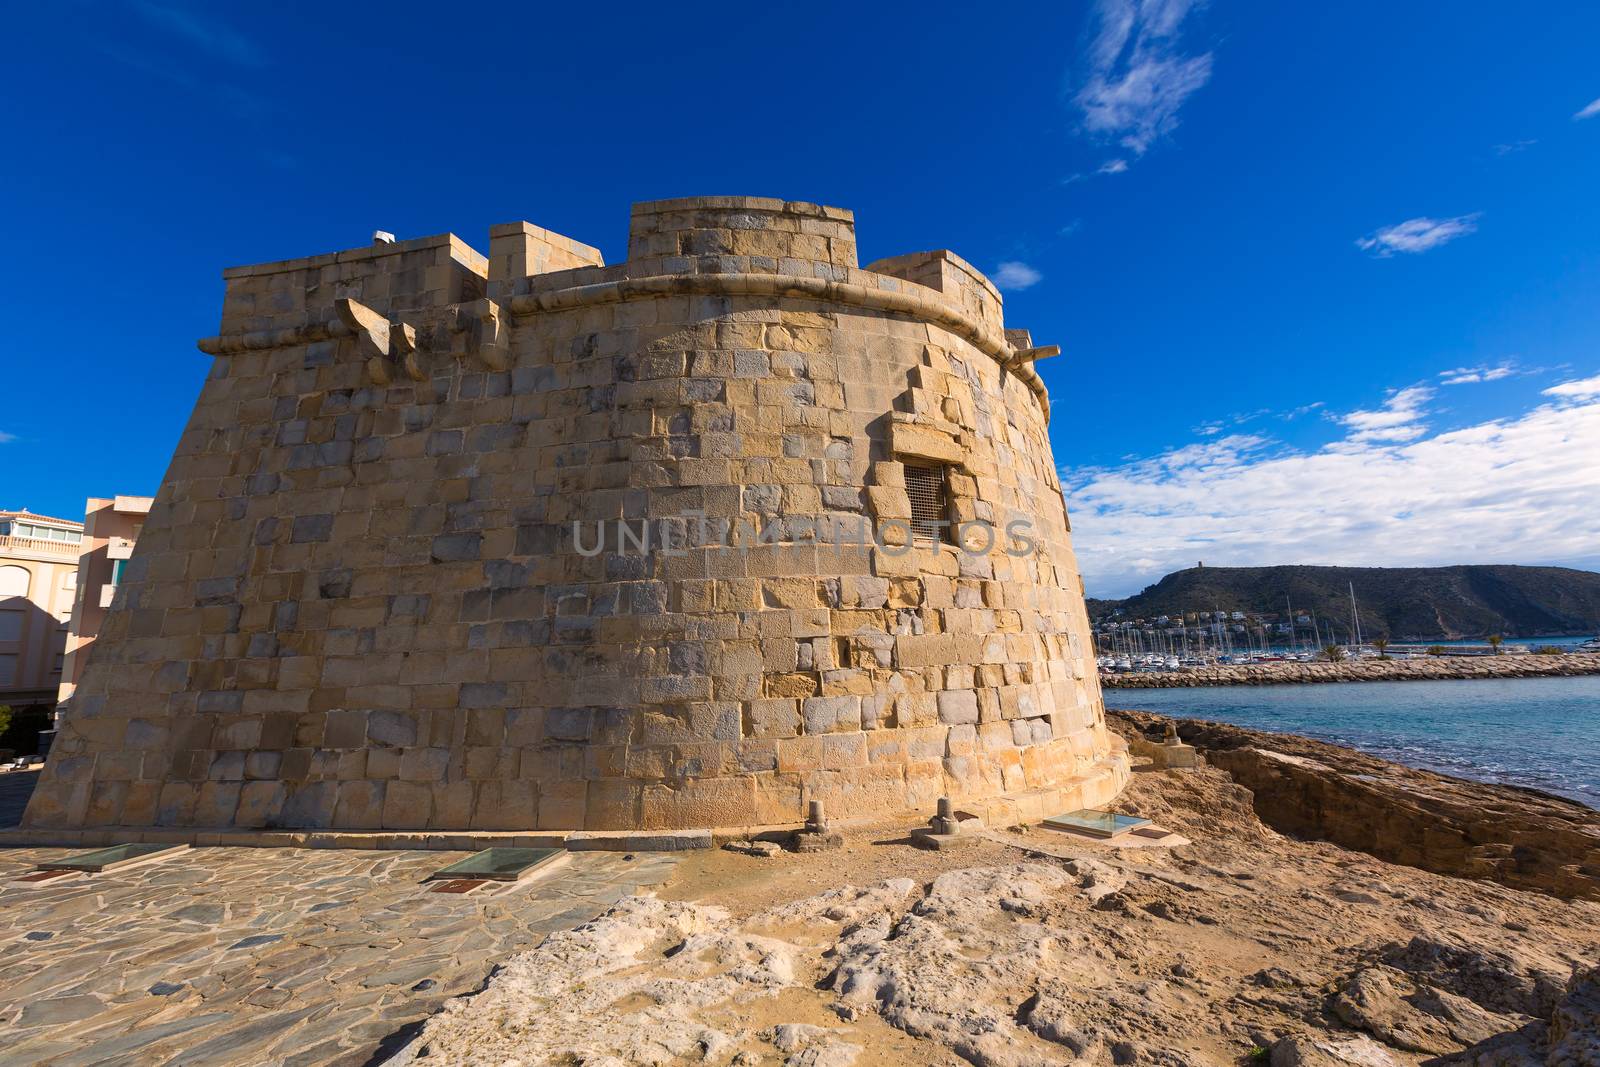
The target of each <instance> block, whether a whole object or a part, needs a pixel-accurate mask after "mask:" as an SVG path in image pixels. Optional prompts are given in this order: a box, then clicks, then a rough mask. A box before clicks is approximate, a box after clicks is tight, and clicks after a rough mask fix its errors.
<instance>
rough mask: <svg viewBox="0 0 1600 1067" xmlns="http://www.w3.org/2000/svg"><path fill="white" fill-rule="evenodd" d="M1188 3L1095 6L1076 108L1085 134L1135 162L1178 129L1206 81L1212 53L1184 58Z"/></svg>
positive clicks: (1136, 0) (1103, 1)
mask: <svg viewBox="0 0 1600 1067" xmlns="http://www.w3.org/2000/svg"><path fill="white" fill-rule="evenodd" d="M1196 6H1197V4H1196V3H1195V0H1099V3H1098V4H1096V5H1095V19H1096V26H1097V29H1096V32H1095V36H1094V40H1093V41H1092V42H1091V43H1090V45H1089V47H1088V50H1087V54H1086V56H1085V66H1086V68H1087V73H1086V76H1085V77H1084V79H1083V85H1082V87H1081V88H1080V89H1079V90H1078V94H1077V96H1076V97H1075V102H1076V103H1077V105H1078V107H1079V108H1080V109H1081V110H1082V112H1083V125H1084V128H1085V129H1086V130H1088V131H1089V132H1090V133H1096V134H1104V135H1107V136H1112V137H1117V138H1118V139H1119V143H1120V144H1122V146H1123V147H1124V148H1127V149H1128V150H1129V151H1130V152H1132V153H1133V154H1134V155H1136V156H1137V155H1143V154H1144V153H1145V152H1146V151H1147V150H1148V149H1149V148H1150V146H1151V145H1152V144H1154V143H1155V141H1156V140H1157V139H1158V138H1160V137H1162V136H1164V135H1165V134H1168V133H1170V132H1171V131H1172V130H1173V129H1175V128H1176V127H1177V125H1178V110H1179V108H1181V107H1182V106H1183V102H1184V101H1185V100H1187V99H1188V98H1189V96H1190V94H1192V93H1194V92H1195V90H1197V89H1199V88H1200V87H1201V86H1203V85H1205V83H1206V82H1207V81H1209V80H1210V78H1211V53H1209V52H1207V53H1205V54H1203V55H1198V56H1188V55H1183V54H1182V53H1181V52H1180V51H1179V49H1178V35H1179V31H1180V30H1181V29H1182V26H1183V22H1184V20H1185V19H1186V18H1187V17H1188V15H1189V12H1190V11H1191V10H1192V9H1193V8H1194V7H1196Z"/></svg>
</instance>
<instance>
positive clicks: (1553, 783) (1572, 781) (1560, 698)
mask: <svg viewBox="0 0 1600 1067" xmlns="http://www.w3.org/2000/svg"><path fill="white" fill-rule="evenodd" d="M1106 706H1107V707H1113V708H1128V709H1133V710H1139V711H1154V712H1158V713H1160V714H1162V715H1172V716H1177V717H1183V718H1194V719H1213V720H1215V721H1218V722H1229V723H1236V724H1238V725H1240V726H1250V727H1255V728H1257V729H1261V730H1277V731H1279V732H1281V733H1290V734H1303V735H1305V736H1306V737H1315V738H1318V739H1319V740H1323V741H1332V742H1334V743H1335V744H1340V745H1347V746H1349V747H1351V748H1359V749H1362V750H1363V751H1366V752H1370V753H1372V754H1373V755H1375V756H1381V757H1383V758H1384V759H1389V760H1394V761H1395V762H1396V763H1404V764H1407V765H1409V766H1412V767H1420V768H1422V769H1424V770H1430V771H1438V772H1440V773H1442V774H1453V775H1457V776H1459V777H1462V778H1476V779H1478V780H1480V781H1485V782H1502V783H1505V784H1508V785H1523V786H1531V787H1533V788H1535V789H1542V790H1544V791H1546V792H1548V793H1558V794H1560V795H1562V796H1566V797H1571V798H1572V799H1573V800H1578V801H1581V802H1583V803H1585V804H1588V805H1589V806H1590V807H1595V808H1600V676H1593V677H1586V678H1515V679H1505V680H1495V681H1481V680H1477V679H1471V680H1464V681H1447V682H1346V683H1336V684H1326V685H1260V686H1250V685H1240V686H1215V687H1207V688H1196V689H1107V690H1106Z"/></svg>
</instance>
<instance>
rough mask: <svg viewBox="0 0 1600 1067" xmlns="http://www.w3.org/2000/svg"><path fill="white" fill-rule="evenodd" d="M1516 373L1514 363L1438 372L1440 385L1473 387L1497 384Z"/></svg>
mask: <svg viewBox="0 0 1600 1067" xmlns="http://www.w3.org/2000/svg"><path fill="white" fill-rule="evenodd" d="M1515 373H1517V365H1516V364H1515V363H1501V364H1498V365H1496V366H1493V367H1452V368H1451V369H1450V370H1442V371H1440V372H1439V379H1440V384H1442V385H1473V384H1476V383H1478V382H1498V381H1499V380H1500V379H1501V378H1509V377H1511V376H1512V375H1513V374H1515Z"/></svg>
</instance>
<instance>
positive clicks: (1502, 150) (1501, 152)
mask: <svg viewBox="0 0 1600 1067" xmlns="http://www.w3.org/2000/svg"><path fill="white" fill-rule="evenodd" d="M1538 143H1539V139H1538V138H1537V137H1529V138H1528V139H1526V140H1523V141H1511V142H1508V143H1506V144H1497V145H1495V146H1494V154H1495V155H1497V156H1509V155H1511V154H1512V153H1513V152H1525V151H1527V150H1528V149H1530V148H1532V147H1533V146H1534V145H1536V144H1538Z"/></svg>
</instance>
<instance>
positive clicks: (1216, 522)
mask: <svg viewBox="0 0 1600 1067" xmlns="http://www.w3.org/2000/svg"><path fill="white" fill-rule="evenodd" d="M1569 387H1571V388H1569ZM1555 390H1565V391H1564V392H1556V393H1555V395H1557V396H1561V397H1564V398H1569V399H1570V398H1580V397H1581V398H1586V399H1585V402H1576V403H1570V402H1569V403H1549V404H1544V405H1541V406H1539V407H1536V408H1534V409H1532V410H1530V411H1527V412H1525V413H1523V414H1521V415H1518V416H1514V417H1510V418H1505V419H1496V420H1491V421H1488V422H1483V423H1479V424H1477V425H1473V426H1467V427H1464V428H1461V429H1457V430H1451V431H1448V432H1443V433H1434V434H1427V433H1426V432H1424V433H1423V434H1421V435H1418V436H1414V437H1410V438H1407V439H1394V438H1390V439H1384V440H1379V439H1374V438H1373V437H1371V436H1370V435H1367V436H1363V435H1364V434H1368V431H1367V430H1366V429H1363V428H1359V427H1353V428H1352V432H1351V433H1349V434H1347V435H1346V436H1345V437H1343V438H1342V439H1340V440H1337V441H1335V442H1333V443H1331V444H1329V445H1326V446H1324V447H1322V448H1319V449H1316V450H1312V451H1300V450H1295V449H1291V448H1288V447H1287V446H1284V445H1282V444H1281V443H1278V442H1275V441H1273V440H1271V439H1270V438H1267V437H1262V436H1255V435H1234V436H1228V437H1222V438H1220V439H1214V440H1209V441H1206V442H1204V443H1200V444H1193V445H1189V446H1186V447H1184V448H1179V449H1174V450H1172V451H1169V452H1166V453H1164V454H1162V455H1159V456H1156V457H1154V458H1146V459H1137V460H1133V461H1130V462H1124V463H1122V464H1119V465H1116V466H1112V467H1105V468H1096V469H1088V470H1081V471H1077V472H1073V471H1063V481H1064V484H1065V485H1066V486H1067V501H1068V504H1069V506H1070V507H1071V510H1072V519H1073V529H1074V533H1073V539H1074V542H1075V544H1076V547H1077V551H1078V556H1079V559H1080V563H1081V566H1082V569H1083V572H1084V575H1085V577H1086V579H1087V581H1088V583H1089V585H1090V588H1091V591H1092V592H1094V593H1095V595H1099V596H1121V595H1126V594H1129V593H1132V592H1135V591H1137V590H1138V589H1139V588H1140V587H1141V586H1143V585H1145V584H1147V583H1148V582H1150V581H1153V580H1155V579H1156V578H1157V577H1159V576H1160V575H1162V574H1165V573H1167V572H1168V571H1172V570H1176V569H1178V568H1180V567H1189V566H1193V565H1194V563H1195V561H1196V560H1202V559H1203V560H1205V562H1206V563H1208V564H1214V565H1220V566H1267V565H1271V564H1286V563H1320V564H1344V565H1349V566H1429V565H1441V564H1450V563H1494V562H1505V563H1538V562H1552V561H1569V562H1571V561H1580V560H1593V561H1600V555H1597V553H1600V509H1597V508H1596V507H1595V506H1594V502H1595V500H1596V499H1600V464H1596V463H1595V462H1594V457H1595V456H1596V455H1600V375H1597V376H1596V377H1595V378H1591V379H1585V380H1584V381H1583V382H1569V383H1567V384H1566V386H1556V387H1555ZM1406 392H1407V390H1400V391H1398V392H1396V393H1395V394H1394V396H1392V397H1391V398H1390V400H1389V402H1388V403H1386V404H1385V405H1384V410H1390V409H1393V408H1396V407H1398V406H1399V405H1397V404H1396V402H1395V401H1396V398H1398V397H1400V396H1401V395H1402V394H1404V393H1406ZM1547 392H1554V390H1547ZM1358 414H1371V413H1358ZM1346 418H1347V419H1348V416H1347V417H1346ZM1358 421H1360V420H1358ZM1391 429H1392V427H1391Z"/></svg>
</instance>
